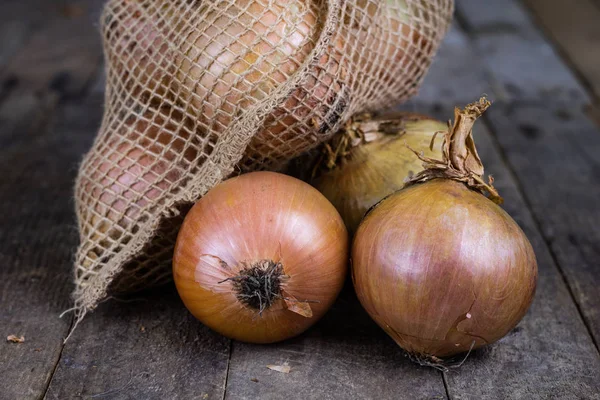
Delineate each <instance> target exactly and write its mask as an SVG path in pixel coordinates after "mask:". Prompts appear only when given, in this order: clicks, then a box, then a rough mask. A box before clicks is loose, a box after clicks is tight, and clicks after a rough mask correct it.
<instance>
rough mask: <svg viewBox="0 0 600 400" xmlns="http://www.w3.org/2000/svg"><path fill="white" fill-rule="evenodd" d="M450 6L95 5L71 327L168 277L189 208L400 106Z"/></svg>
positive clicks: (238, 0)
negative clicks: (102, 98) (348, 124)
mask: <svg viewBox="0 0 600 400" xmlns="http://www.w3.org/2000/svg"><path fill="white" fill-rule="evenodd" d="M452 11H453V2H452V0H220V1H219V0H213V1H208V0H109V1H108V3H107V4H106V7H105V11H104V14H103V16H102V32H103V35H104V49H105V56H106V60H107V84H106V104H105V115H104V119H103V122H102V126H101V128H100V132H99V133H98V136H97V138H96V140H95V142H94V145H93V147H92V149H91V150H90V152H89V153H88V154H87V155H86V156H85V158H84V160H83V163H82V165H81V168H80V171H79V175H78V178H77V183H76V194H75V196H76V208H77V216H78V220H79V230H80V233H81V244H80V246H79V249H78V251H77V257H76V264H75V283H76V289H75V292H74V298H75V309H76V311H77V315H78V317H79V318H82V317H83V315H85V313H86V312H87V311H88V310H91V309H93V308H94V307H95V306H96V305H97V304H98V302H99V301H100V300H102V299H103V298H105V297H107V296H108V295H109V294H113V293H120V292H126V291H134V290H139V289H142V288H146V287H149V286H152V285H157V284H161V283H164V282H166V281H168V280H170V279H171V268H170V261H171V255H172V251H173V245H174V241H175V239H176V234H177V230H178V228H179V225H180V224H181V221H182V218H183V215H184V213H185V211H186V210H187V208H188V207H189V205H190V204H191V203H193V202H194V201H196V200H198V199H199V198H200V197H201V196H202V195H203V194H204V193H206V192H207V191H208V190H209V189H210V188H211V187H213V186H214V185H216V184H217V183H219V182H220V181H221V180H223V179H224V178H226V177H228V176H229V175H231V174H232V173H238V172H246V171H251V170H259V169H278V168H281V167H282V166H284V165H285V163H286V162H287V161H289V160H290V159H291V158H293V157H295V156H298V155H299V154H301V153H302V152H304V151H306V150H309V149H311V148H313V147H315V146H316V145H317V144H319V143H320V142H322V141H324V140H326V139H328V138H329V137H330V136H331V135H332V134H333V133H334V132H335V131H336V129H337V128H338V127H339V126H340V125H341V124H343V123H344V122H345V121H347V120H348V118H349V117H350V116H351V115H353V114H355V113H358V112H365V111H369V110H375V109H383V108H388V107H390V106H393V105H396V104H398V103H399V102H401V101H403V100H406V99H407V98H408V97H410V96H411V95H413V94H414V93H415V91H416V90H417V87H418V86H419V83H420V82H421V79H422V78H423V76H424V75H425V72H426V71H427V69H428V67H429V64H430V61H431V59H432V56H433V54H434V53H435V51H436V50H437V48H438V45H439V44H440V41H441V39H442V37H443V36H444V34H445V32H446V30H447V28H448V25H449V22H450V20H451V16H452Z"/></svg>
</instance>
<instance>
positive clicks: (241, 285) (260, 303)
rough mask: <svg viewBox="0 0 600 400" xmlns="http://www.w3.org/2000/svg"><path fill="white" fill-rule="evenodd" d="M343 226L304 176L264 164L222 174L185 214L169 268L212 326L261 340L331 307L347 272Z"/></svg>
mask: <svg viewBox="0 0 600 400" xmlns="http://www.w3.org/2000/svg"><path fill="white" fill-rule="evenodd" d="M347 260H348V234H347V231H346V228H345V227H344V223H343V221H342V219H341V217H340V216H339V214H338V213H337V211H336V210H335V208H334V207H333V206H332V205H331V204H330V203H329V202H328V201H327V199H325V197H323V195H321V194H320V193H319V192H318V191H317V190H315V189H314V188H312V187H311V186H310V185H308V184H306V183H304V182H302V181H300V180H298V179H295V178H292V177H289V176H286V175H282V174H277V173H273V172H255V173H250V174H246V175H242V176H239V177H235V178H232V179H229V180H227V181H225V182H223V183H221V184H220V185H218V186H216V187H215V188H213V189H212V190H210V191H209V192H208V193H207V194H206V195H205V196H204V197H203V198H202V199H201V200H200V201H198V202H197V203H196V204H195V205H194V207H192V209H191V210H190V212H189V213H188V214H187V216H186V218H185V220H184V223H183V225H182V227H181V230H180V232H179V236H178V238H177V244H176V246H175V254H174V257H173V276H174V279H175V284H176V286H177V290H178V292H179V295H180V296H181V299H182V300H183V302H184V304H185V306H186V307H187V308H188V310H189V311H190V312H191V313H192V314H193V315H194V316H195V317H196V318H198V319H199V320H200V321H202V322H203V323H204V324H206V325H207V326H208V327H210V328H212V329H214V330H215V331H217V332H219V333H221V334H223V335H225V336H227V337H230V338H233V339H237V340H241V341H245V342H254V343H270V342H276V341H280V340H284V339H287V338H290V337H293V336H296V335H298V334H300V333H301V332H303V331H304V330H306V329H308V328H309V327H310V326H311V325H313V324H314V323H315V322H316V321H317V320H318V319H319V318H321V317H322V316H323V314H324V313H325V312H326V311H327V310H328V309H329V308H330V306H331V305H332V303H333V302H334V300H335V299H336V297H337V295H338V294H339V292H340V290H341V288H342V284H343V282H344V279H345V276H346V269H347Z"/></svg>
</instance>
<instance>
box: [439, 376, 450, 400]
mask: <svg viewBox="0 0 600 400" xmlns="http://www.w3.org/2000/svg"><path fill="white" fill-rule="evenodd" d="M440 374H442V382H444V390H446V398H447V399H448V400H452V396H451V395H450V389H449V388H448V379H447V378H446V372H444V371H440Z"/></svg>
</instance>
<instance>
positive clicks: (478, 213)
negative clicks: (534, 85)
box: [352, 99, 537, 365]
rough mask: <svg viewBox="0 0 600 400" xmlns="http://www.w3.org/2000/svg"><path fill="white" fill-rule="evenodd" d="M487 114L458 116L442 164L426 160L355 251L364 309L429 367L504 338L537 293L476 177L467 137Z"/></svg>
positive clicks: (523, 240) (531, 258) (368, 222)
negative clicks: (474, 124) (444, 359)
mask: <svg viewBox="0 0 600 400" xmlns="http://www.w3.org/2000/svg"><path fill="white" fill-rule="evenodd" d="M488 106H489V102H487V100H485V99H482V100H480V102H479V103H475V104H472V105H469V106H468V107H467V108H466V109H465V110H463V111H461V110H458V109H457V110H456V113H455V118H456V120H455V123H454V126H452V127H451V129H450V130H449V131H448V133H447V135H446V138H445V141H444V147H443V149H444V153H443V158H442V160H435V159H431V158H423V160H424V161H425V164H426V167H427V168H426V169H425V170H424V171H422V172H421V173H419V174H417V175H416V176H415V177H413V178H412V179H411V181H410V185H409V186H408V187H407V188H405V189H403V190H401V191H399V192H397V193H395V194H393V195H391V196H389V197H387V198H386V199H384V200H383V201H381V202H380V203H379V204H378V205H377V206H376V207H375V208H374V209H373V210H372V211H370V212H369V213H368V214H367V216H366V217H365V219H364V221H363V222H362V223H361V225H360V227H359V229H358V231H357V233H356V237H355V241H354V244H353V248H352V261H353V264H352V266H353V280H354V285H355V288H356V292H357V295H358V297H359V299H360V301H361V303H362V304H363V306H364V307H365V309H366V310H367V312H368V313H369V314H370V315H371V317H373V319H374V320H375V321H376V322H377V323H378V324H379V325H380V326H381V327H382V328H383V329H384V330H385V331H386V332H387V333H388V334H389V335H390V336H391V337H392V338H393V339H394V340H395V341H396V342H397V343H398V345H400V346H401V347H402V348H403V349H404V350H406V351H407V352H408V353H409V354H411V355H413V356H414V357H415V358H417V359H418V360H420V361H422V362H424V363H426V364H433V365H439V364H440V363H441V359H440V358H441V357H449V356H452V355H455V354H458V353H461V352H467V351H469V350H470V349H474V348H478V347H481V346H484V345H487V344H490V343H493V342H495V341H497V340H499V339H500V338H502V337H503V336H504V335H506V334H507V333H508V332H509V331H510V330H511V329H512V328H514V327H515V326H516V324H517V323H518V322H519V321H520V320H521V318H523V316H524V315H525V313H526V312H527V309H528V307H529V305H530V303H531V301H532V299H533V295H534V291H535V286H536V279H537V264H536V259H535V255H534V252H533V249H532V247H531V244H530V243H529V241H528V240H527V237H526V236H525V234H524V233H523V231H522V230H521V229H520V228H519V226H518V225H517V224H516V223H515V222H514V220H513V219H512V218H511V217H510V216H509V215H508V214H507V213H506V212H505V211H504V210H502V209H501V208H500V207H499V206H498V205H497V204H495V202H500V201H501V199H500V197H499V196H498V193H497V192H496V190H495V189H494V188H493V186H492V184H491V182H490V183H489V184H486V183H485V182H484V181H483V179H482V176H483V165H482V163H481V161H480V159H479V156H478V155H477V152H476V150H475V146H474V142H473V139H472V131H471V129H472V126H473V123H474V121H475V120H476V119H477V117H478V116H479V115H480V114H481V113H482V112H484V111H485V109H487V107H488ZM484 192H487V193H488V194H489V198H486V196H484V195H483V193H484ZM494 201H495V202H494Z"/></svg>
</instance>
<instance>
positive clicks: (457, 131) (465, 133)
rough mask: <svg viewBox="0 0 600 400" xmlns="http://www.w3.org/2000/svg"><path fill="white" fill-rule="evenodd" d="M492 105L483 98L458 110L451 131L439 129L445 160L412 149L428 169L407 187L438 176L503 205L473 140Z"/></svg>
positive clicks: (415, 177) (407, 184) (409, 182)
mask: <svg viewBox="0 0 600 400" xmlns="http://www.w3.org/2000/svg"><path fill="white" fill-rule="evenodd" d="M490 105H491V103H490V102H489V100H488V99H487V98H485V97H482V98H481V99H479V101H478V102H475V103H472V104H469V105H468V106H467V107H465V109H464V110H461V109H459V108H455V109H454V124H450V123H449V124H448V125H449V129H448V131H446V132H438V133H441V134H443V135H444V144H443V146H442V159H441V160H436V159H433V158H428V157H424V156H423V155H421V154H420V153H418V152H416V151H414V150H412V149H411V150H412V151H413V153H415V154H416V155H417V157H419V159H420V160H422V161H423V166H424V168H425V170H424V171H422V172H420V173H419V174H417V175H415V176H414V177H412V178H411V179H410V180H409V181H408V182H407V183H406V185H405V186H410V185H414V184H416V183H421V182H426V181H429V180H432V179H436V178H441V179H452V180H455V181H459V182H463V183H464V184H465V185H467V186H468V187H469V188H471V189H473V190H476V191H478V192H480V193H482V194H484V195H485V194H487V196H488V198H489V199H490V200H492V201H493V202H494V203H497V204H501V203H502V201H503V200H502V197H500V195H499V194H498V192H497V191H496V189H495V188H494V186H493V182H494V180H493V178H492V177H491V176H490V177H489V181H488V182H487V183H486V182H485V181H484V179H483V173H484V168H483V163H482V162H481V159H480V158H479V154H477V149H476V148H475V142H474V141H473V125H474V124H475V121H476V120H477V119H478V118H479V117H480V116H481V115H482V114H483V113H484V112H485V111H486V110H487V109H488V108H489V107H490ZM436 135H437V133H436ZM436 135H434V136H433V138H432V139H431V144H430V148H433V144H434V141H435V138H436Z"/></svg>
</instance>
